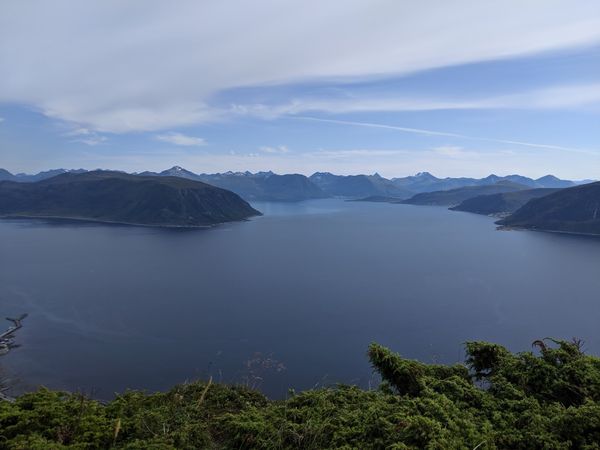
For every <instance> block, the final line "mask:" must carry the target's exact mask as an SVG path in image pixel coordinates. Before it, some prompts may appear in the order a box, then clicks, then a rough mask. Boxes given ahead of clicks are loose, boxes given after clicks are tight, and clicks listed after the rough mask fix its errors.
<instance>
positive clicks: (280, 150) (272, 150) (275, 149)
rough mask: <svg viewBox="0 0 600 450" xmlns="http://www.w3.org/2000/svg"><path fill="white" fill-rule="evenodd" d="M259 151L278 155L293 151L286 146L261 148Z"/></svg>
mask: <svg viewBox="0 0 600 450" xmlns="http://www.w3.org/2000/svg"><path fill="white" fill-rule="evenodd" d="M259 150H260V151H261V152H263V153H278V154H284V153H290V151H291V150H290V149H289V148H287V147H286V146H285V145H278V146H277V147H269V146H262V147H260V148H259Z"/></svg>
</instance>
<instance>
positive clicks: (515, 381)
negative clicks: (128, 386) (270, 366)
mask: <svg viewBox="0 0 600 450" xmlns="http://www.w3.org/2000/svg"><path fill="white" fill-rule="evenodd" d="M547 342H548V341H547ZM550 342H551V343H552V346H546V344H545V343H544V342H542V341H537V342H536V345H537V347H539V350H540V352H539V355H535V354H534V353H532V352H525V353H519V354H512V353H510V352H509V351H508V350H506V349H505V348H504V347H501V346H499V345H495V344H489V343H483V342H471V343H467V344H466V351H467V360H466V366H463V365H455V366H443V365H428V364H423V363H420V362H417V361H412V360H407V359H403V358H401V357H400V356H399V355H398V354H396V353H393V352H391V351H390V350H388V349H386V348H384V347H382V346H380V345H377V344H372V345H371V346H370V347H369V353H368V354H369V358H370V360H371V363H372V365H373V367H374V369H375V370H376V371H377V372H379V373H380V374H381V377H382V379H383V380H384V382H383V383H382V385H381V387H380V388H379V389H378V390H374V391H364V390H361V389H359V388H357V387H354V386H339V387H336V388H328V389H318V390H311V391H306V392H303V393H300V394H297V395H293V396H291V397H290V398H289V399H287V400H281V401H271V400H268V399H266V398H265V397H264V396H263V395H261V394H260V393H258V392H256V391H252V390H250V389H247V388H244V387H240V386H226V385H221V384H211V383H203V382H198V383H191V384H185V385H179V386H176V387H175V388H173V389H172V390H171V391H169V392H167V393H158V394H152V395H147V394H144V393H140V392H127V393H125V394H123V395H121V396H118V397H117V398H116V399H114V400H113V401H111V402H110V403H109V404H106V405H103V404H100V403H98V402H96V401H94V400H89V399H86V398H84V397H82V396H80V395H75V394H66V393H61V392H53V391H49V390H46V389H41V390H39V391H37V392H35V393H31V394H26V395H23V396H21V397H20V398H18V399H17V401H16V402H15V403H12V404H11V403H7V402H2V403H1V404H0V447H2V448H9V449H53V448H57V449H58V448H81V449H84V448H85V449H88V448H111V447H112V448H124V449H142V448H143V449H168V448H190V449H192V448H193V449H197V448H235V449H255V448H258V449H260V448H265V449H267V448H268V449H270V448H304V449H326V448H347V449H350V448H359V449H369V448H388V449H408V448H411V449H412V448H415V449H424V448H428V449H454V448H456V449H462V448H465V449H480V450H483V449H571V448H572V449H600V359H599V358H596V357H593V356H588V355H585V354H583V353H582V351H581V349H580V345H579V343H577V342H564V341H550Z"/></svg>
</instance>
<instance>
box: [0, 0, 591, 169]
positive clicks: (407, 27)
mask: <svg viewBox="0 0 600 450" xmlns="http://www.w3.org/2000/svg"><path fill="white" fill-rule="evenodd" d="M599 119H600V2H597V1H585V0H581V1H579V2H577V9H574V8H573V3H572V2H566V1H556V0H544V1H541V0H540V1H538V0H528V1H519V2H517V1H512V0H507V1H505V2H492V1H482V2H470V1H464V0H457V1H455V2H444V3H442V2H436V1H434V0H430V1H422V2H418V3H417V2H408V1H383V0H382V1H368V2H367V1H354V0H352V1H343V2H342V1H331V2H327V3H326V4H323V2H316V1H312V0H308V1H304V2H296V1H288V2H278V1H266V0H259V1H256V2H251V4H250V2H241V1H226V2H212V3H211V2H192V1H189V2H188V1H181V2H177V3H172V2H164V1H152V0H150V1H143V2H142V1H133V0H132V1H128V2H118V1H103V2H99V1H98V2H76V1H62V0H57V1H56V2H52V4H50V2H34V1H28V0H25V1H21V2H3V3H2V4H1V5H0V167H4V168H6V169H8V170H10V171H12V172H22V171H24V172H36V171H39V170H46V169H50V168H55V167H65V168H79V167H84V168H88V169H93V168H98V167H101V168H112V169H121V170H127V171H142V170H162V169H164V168H168V167H170V166H173V165H181V166H184V167H186V168H188V169H190V170H193V171H195V172H216V171H226V170H251V171H257V170H274V171H276V172H297V173H306V174H310V173H312V172H314V171H331V172H335V173H343V174H351V173H373V172H379V173H380V174H382V175H384V176H389V177H393V176H404V175H408V174H413V173H416V172H419V171H430V172H432V173H434V174H436V175H438V176H462V175H464V176H485V175H488V174H489V173H496V174H499V175H506V174H511V173H521V174H524V175H529V176H533V177H538V176H542V175H545V174H547V173H553V174H556V175H558V176H561V177H564V178H573V179H583V178H598V177H599V174H598V168H599V167H600V127H599V126H598V125H599V122H600V120H599Z"/></svg>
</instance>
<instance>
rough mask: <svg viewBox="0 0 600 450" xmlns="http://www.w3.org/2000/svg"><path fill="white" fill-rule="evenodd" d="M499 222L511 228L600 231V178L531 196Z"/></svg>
mask: <svg viewBox="0 0 600 450" xmlns="http://www.w3.org/2000/svg"><path fill="white" fill-rule="evenodd" d="M498 223H499V224H500V225H503V226H506V227H511V228H525V229H531V230H544V231H561V232H569V233H582V234H600V182H597V183H591V184H585V185H582V186H576V187H571V188H567V189H561V190H559V191H558V192H555V193H553V194H550V195H547V196H544V197H541V198H537V199H533V200H530V201H529V202H527V203H526V204H525V205H523V206H522V207H521V208H519V209H518V210H517V211H515V212H514V214H512V215H511V216H509V217H507V218H506V219H503V220H501V221H499V222H498Z"/></svg>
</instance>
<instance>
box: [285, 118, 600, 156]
mask: <svg viewBox="0 0 600 450" xmlns="http://www.w3.org/2000/svg"><path fill="white" fill-rule="evenodd" d="M287 117H289V118H293V119H300V120H312V121H315V122H326V123H335V124H339V125H351V126H357V127H369V128H383V129H386V130H396V131H402V132H404V133H413V134H422V135H427V136H445V137H453V138H459V139H468V140H471V141H485V142H496V143H499V144H510V145H522V146H524V147H534V148H543V149H547V150H561V151H565V152H571V153H582V154H585V155H596V156H597V155H598V153H599V152H598V151H596V150H586V149H583V148H575V147H561V146H559V145H551V144H538V143H534V142H522V141H511V140H508V139H495V138H486V137H480V136H469V135H466V134H459V133H447V132H444V131H435V130H425V129H422V128H408V127H400V126H396V125H385V124H381V123H372V122H354V121H350V120H336V119H321V118H319V117H309V116H287Z"/></svg>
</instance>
